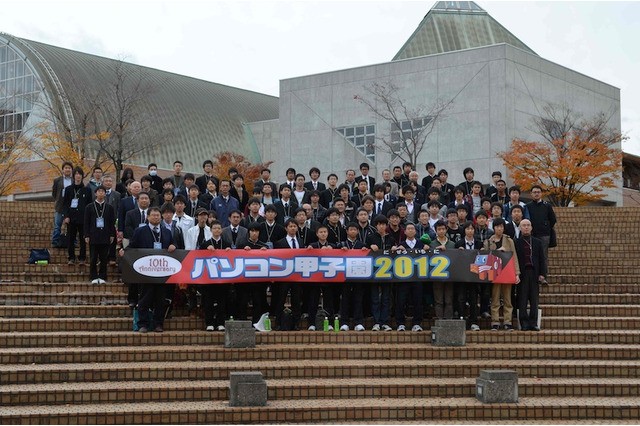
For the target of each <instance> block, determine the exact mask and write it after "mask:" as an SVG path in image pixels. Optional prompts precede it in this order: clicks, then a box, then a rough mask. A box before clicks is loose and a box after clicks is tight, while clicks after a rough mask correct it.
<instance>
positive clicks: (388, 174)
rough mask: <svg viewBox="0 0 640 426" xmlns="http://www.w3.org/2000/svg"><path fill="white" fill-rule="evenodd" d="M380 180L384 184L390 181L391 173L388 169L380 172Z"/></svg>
mask: <svg viewBox="0 0 640 426" xmlns="http://www.w3.org/2000/svg"><path fill="white" fill-rule="evenodd" d="M382 180H383V181H385V182H387V181H389V180H391V171H390V170H389V169H384V170H383V171H382Z"/></svg>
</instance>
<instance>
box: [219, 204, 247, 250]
mask: <svg viewBox="0 0 640 426" xmlns="http://www.w3.org/2000/svg"><path fill="white" fill-rule="evenodd" d="M241 220H242V214H241V213H240V210H232V211H231V212H230V213H229V226H227V227H225V228H223V229H222V239H223V240H224V242H225V244H226V245H228V246H229V247H231V248H232V249H235V248H238V247H240V248H243V247H244V246H245V245H246V244H247V239H248V238H249V235H248V232H247V228H245V227H242V226H240V221H241Z"/></svg>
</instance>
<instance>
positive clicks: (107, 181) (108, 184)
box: [102, 175, 113, 190]
mask: <svg viewBox="0 0 640 426" xmlns="http://www.w3.org/2000/svg"><path fill="white" fill-rule="evenodd" d="M102 186H104V187H105V189H106V190H109V189H111V188H113V176H111V175H104V176H102Z"/></svg>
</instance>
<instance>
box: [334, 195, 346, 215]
mask: <svg viewBox="0 0 640 426" xmlns="http://www.w3.org/2000/svg"><path fill="white" fill-rule="evenodd" d="M333 207H335V208H336V209H338V212H339V213H340V214H342V213H344V211H345V209H346V208H347V203H346V201H344V199H343V198H336V199H335V200H333Z"/></svg>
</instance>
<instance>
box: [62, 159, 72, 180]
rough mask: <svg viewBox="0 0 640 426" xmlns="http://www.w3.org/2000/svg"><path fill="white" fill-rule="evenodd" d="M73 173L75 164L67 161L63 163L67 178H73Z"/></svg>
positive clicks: (63, 171) (64, 173)
mask: <svg viewBox="0 0 640 426" xmlns="http://www.w3.org/2000/svg"><path fill="white" fill-rule="evenodd" d="M71 172H73V164H71V163H70V162H69V161H65V162H64V163H62V174H63V175H64V176H65V177H71Z"/></svg>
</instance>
